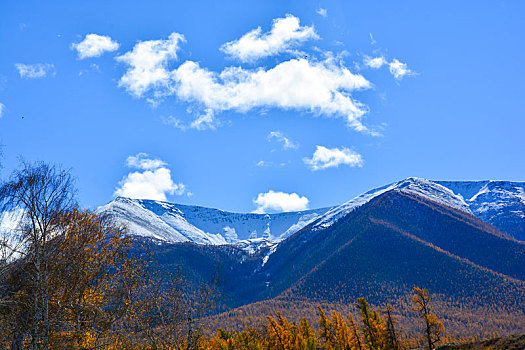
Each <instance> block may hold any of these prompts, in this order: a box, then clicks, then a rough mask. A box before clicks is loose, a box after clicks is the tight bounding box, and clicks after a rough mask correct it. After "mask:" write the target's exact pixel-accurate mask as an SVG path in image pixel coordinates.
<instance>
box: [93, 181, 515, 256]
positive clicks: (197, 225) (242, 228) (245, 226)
mask: <svg viewBox="0 0 525 350" xmlns="http://www.w3.org/2000/svg"><path fill="white" fill-rule="evenodd" d="M392 190H395V191H402V192H407V193H412V194H416V195H418V196H422V197H425V198H428V199H429V200H432V201H434V202H437V203H441V204H443V205H446V206H449V207H452V208H455V209H457V210H461V211H464V212H467V213H469V214H473V215H475V216H477V217H479V218H480V219H482V220H484V221H486V222H488V223H491V224H493V225H494V226H496V227H498V228H499V229H501V230H502V231H505V232H507V233H509V234H510V235H511V236H513V237H514V238H516V239H518V240H524V241H525V221H524V219H525V183H520V182H509V181H430V180H426V179H422V178H416V177H410V178H407V179H404V180H401V181H398V182H395V183H392V184H390V185H386V186H382V187H378V188H376V189H373V190H370V191H368V192H365V193H363V194H361V195H359V196H357V197H355V198H354V199H352V200H350V201H348V202H346V203H344V204H342V205H339V206H336V207H332V208H323V209H316V210H308V211H303V212H286V213H279V214H253V213H249V214H242V213H230V212H226V211H223V210H219V209H212V208H205V207H198V206H189V205H182V204H173V203H168V202H159V201H152V200H136V199H128V198H117V199H115V200H114V201H113V202H111V203H109V204H107V205H106V206H103V207H100V208H99V209H98V210H99V211H105V212H108V213H109V214H111V215H113V216H114V217H115V219H116V220H117V221H118V222H120V223H124V224H126V225H127V226H128V229H129V231H130V233H131V234H133V235H139V236H145V237H152V238H154V239H158V240H161V241H165V242H170V243H176V242H194V243H197V244H213V245H221V244H234V245H237V246H239V247H241V248H242V249H244V250H246V251H248V252H250V251H253V252H255V251H259V250H260V249H262V248H264V247H266V248H268V247H270V246H269V245H271V244H275V243H276V242H280V241H281V240H283V239H284V238H286V237H289V236H290V235H292V234H294V233H295V232H297V231H299V230H301V229H302V228H303V227H306V226H307V225H309V224H312V229H314V230H321V229H324V228H327V227H329V226H331V225H333V224H334V223H335V222H336V221H338V220H339V219H341V218H342V217H344V216H345V215H347V214H349V213H350V212H352V211H353V210H355V209H356V208H358V207H360V206H362V205H364V204H366V203H368V202H369V201H370V200H372V199H373V198H375V197H377V196H379V195H381V194H383V193H385V192H388V191H392Z"/></svg>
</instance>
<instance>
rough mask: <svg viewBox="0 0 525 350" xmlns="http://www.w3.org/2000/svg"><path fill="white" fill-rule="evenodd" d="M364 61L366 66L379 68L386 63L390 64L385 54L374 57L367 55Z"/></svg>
mask: <svg viewBox="0 0 525 350" xmlns="http://www.w3.org/2000/svg"><path fill="white" fill-rule="evenodd" d="M363 63H364V64H365V66H367V67H370V68H374V69H379V68H381V67H383V66H384V65H385V64H388V62H387V61H386V59H385V58H384V57H383V56H379V57H374V58H372V57H369V56H365V58H364V60H363Z"/></svg>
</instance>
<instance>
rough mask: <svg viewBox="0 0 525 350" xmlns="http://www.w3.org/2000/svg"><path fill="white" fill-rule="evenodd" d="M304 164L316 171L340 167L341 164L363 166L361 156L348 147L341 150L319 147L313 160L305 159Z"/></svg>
mask: <svg viewBox="0 0 525 350" xmlns="http://www.w3.org/2000/svg"><path fill="white" fill-rule="evenodd" d="M303 162H304V163H305V164H306V165H307V166H308V167H309V168H310V169H311V170H314V171H315V170H323V169H328V168H333V167H339V165H341V164H343V165H349V166H351V167H356V166H357V167H362V166H363V158H362V157H361V155H360V154H359V153H357V152H354V151H352V150H349V149H348V148H346V147H343V148H341V149H339V148H326V147H323V146H317V148H316V150H315V152H314V154H313V156H312V158H303Z"/></svg>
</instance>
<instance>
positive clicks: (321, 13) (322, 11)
mask: <svg viewBox="0 0 525 350" xmlns="http://www.w3.org/2000/svg"><path fill="white" fill-rule="evenodd" d="M315 12H317V14H318V15H319V16H321V17H323V18H326V17H327V16H328V11H326V9H324V8H322V7H321V8H319V9H318V10H317V11H315Z"/></svg>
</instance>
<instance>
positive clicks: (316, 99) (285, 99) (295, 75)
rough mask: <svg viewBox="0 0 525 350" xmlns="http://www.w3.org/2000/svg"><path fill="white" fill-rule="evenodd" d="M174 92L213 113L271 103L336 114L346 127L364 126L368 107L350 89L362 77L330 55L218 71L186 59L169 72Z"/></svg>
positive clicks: (363, 83)
mask: <svg viewBox="0 0 525 350" xmlns="http://www.w3.org/2000/svg"><path fill="white" fill-rule="evenodd" d="M173 79H174V81H175V91H176V94H177V96H178V97H179V99H180V100H182V101H187V102H196V103H199V104H201V105H202V106H204V107H205V108H206V109H207V110H211V111H213V112H218V111H225V110H235V111H238V112H247V111H249V110H252V109H254V108H263V107H274V108H282V109H295V110H306V111H309V112H312V113H316V114H323V115H327V116H333V117H341V118H343V119H345V120H346V122H347V124H348V125H349V126H350V127H353V128H354V129H356V130H358V131H367V128H366V127H365V126H364V125H363V124H362V123H361V121H360V119H361V117H362V116H363V115H364V114H366V112H367V108H366V106H364V105H363V104H361V103H360V102H358V101H355V100H354V99H353V98H352V97H351V95H350V92H352V91H355V90H361V89H368V88H370V86H371V84H370V82H369V81H368V80H366V79H365V78H364V77H363V76H361V75H358V74H353V73H351V72H350V71H349V70H348V69H347V68H346V67H344V66H342V65H340V64H337V63H335V62H334V61H333V60H332V59H328V60H325V61H322V62H310V61H308V60H306V59H303V58H301V59H292V60H289V61H284V62H282V63H280V64H278V65H277V66H275V67H273V68H271V69H268V70H265V69H262V68H260V69H257V70H245V69H243V68H241V67H229V68H226V69H224V70H223V71H222V72H221V73H220V74H217V73H215V72H212V71H209V70H207V69H205V68H201V67H200V65H199V64H198V63H196V62H193V61H186V62H184V63H183V64H181V65H180V66H179V67H178V68H177V69H176V70H175V71H174V72H173Z"/></svg>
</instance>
